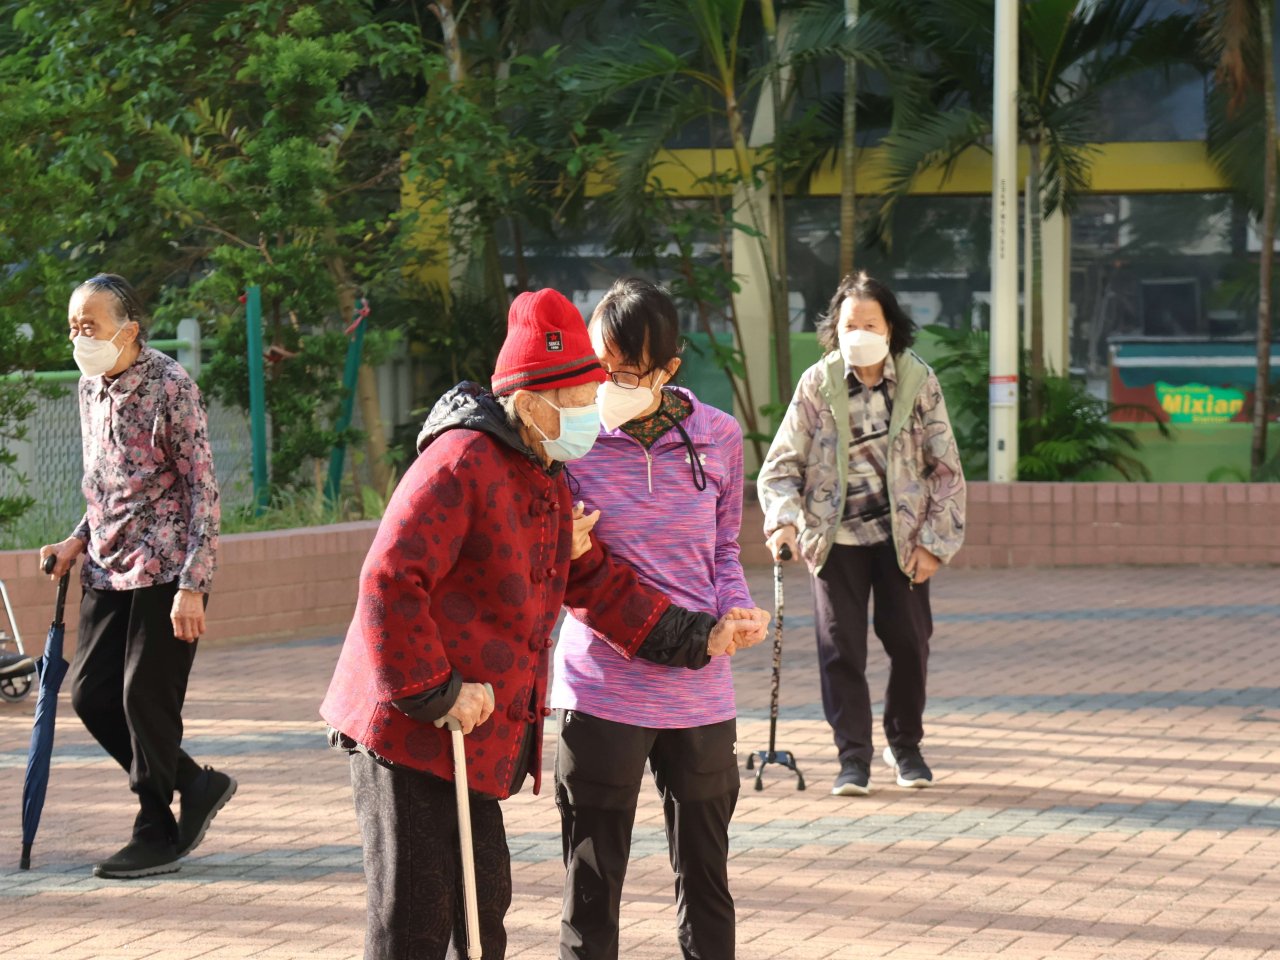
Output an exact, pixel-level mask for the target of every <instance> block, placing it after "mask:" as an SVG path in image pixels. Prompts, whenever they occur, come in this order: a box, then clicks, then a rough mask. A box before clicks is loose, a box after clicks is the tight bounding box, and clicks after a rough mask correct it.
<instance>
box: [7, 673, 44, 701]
mask: <svg viewBox="0 0 1280 960" xmlns="http://www.w3.org/2000/svg"><path fill="white" fill-rule="evenodd" d="M35 677H36V675H35V674H34V673H28V674H24V675H23V676H20V677H4V678H0V700H7V701H8V702H9V703H18V702H19V701H21V700H25V699H26V698H27V696H28V695H29V694H30V693H31V688H32V686H34V684H33V682H32V681H34V680H35Z"/></svg>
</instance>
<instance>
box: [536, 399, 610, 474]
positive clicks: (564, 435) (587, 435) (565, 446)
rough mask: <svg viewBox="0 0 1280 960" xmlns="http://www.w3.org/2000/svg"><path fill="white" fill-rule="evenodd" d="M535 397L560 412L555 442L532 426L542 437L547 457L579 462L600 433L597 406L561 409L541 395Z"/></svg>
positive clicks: (591, 404) (593, 444)
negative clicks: (557, 435) (558, 431)
mask: <svg viewBox="0 0 1280 960" xmlns="http://www.w3.org/2000/svg"><path fill="white" fill-rule="evenodd" d="M537 396H538V397H540V398H541V399H543V400H546V401H547V403H549V404H551V406H553V407H555V408H556V409H557V410H559V411H560V436H559V437H557V438H556V439H555V440H552V439H550V438H549V437H547V435H546V433H544V432H543V430H542V428H541V427H539V426H538V425H537V424H536V423H535V424H534V425H533V428H534V429H535V430H537V431H538V432H539V433H541V434H542V436H543V441H542V446H543V449H545V450H546V451H547V456H549V457H550V458H551V459H552V460H562V461H563V460H581V459H582V458H583V457H585V456H586V455H587V454H588V453H590V452H591V448H592V447H594V446H595V443H596V437H597V436H598V435H599V433H600V414H599V411H598V408H597V406H596V405H595V404H594V403H589V404H587V405H586V406H585V407H562V406H559V405H558V404H556V403H554V402H553V401H551V400H547V398H546V397H545V396H543V395H542V394H541V393H539V394H537Z"/></svg>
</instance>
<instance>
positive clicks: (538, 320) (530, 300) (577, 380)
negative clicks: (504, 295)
mask: <svg viewBox="0 0 1280 960" xmlns="http://www.w3.org/2000/svg"><path fill="white" fill-rule="evenodd" d="M604 379H605V372H604V368H603V367H602V366H600V361H599V360H597V359H596V352H595V350H594V349H593V348H592V346H591V338H590V337H588V336H587V325H586V324H585V323H584V322H583V320H582V314H580V313H579V312H578V308H577V307H575V306H574V305H573V304H572V303H570V302H569V301H568V300H566V299H565V297H564V295H563V294H561V293H558V292H557V291H555V290H550V289H547V290H537V291H534V292H532V293H522V294H520V296H518V297H516V298H515V300H514V301H513V302H512V304H511V312H510V313H509V314H508V315H507V339H506V340H505V341H504V342H503V344H502V351H501V352H500V353H499V354H498V362H497V364H495V366H494V370H493V392H494V393H495V394H497V395H498V396H503V395H505V394H508V393H515V392H516V391H517V390H555V389H557V388H559V387H576V386H578V385H579V384H583V383H603V382H604Z"/></svg>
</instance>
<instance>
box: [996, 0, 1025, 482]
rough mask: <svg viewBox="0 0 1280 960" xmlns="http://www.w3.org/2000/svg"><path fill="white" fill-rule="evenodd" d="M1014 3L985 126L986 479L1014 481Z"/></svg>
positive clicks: (1006, 4) (999, 44)
mask: <svg viewBox="0 0 1280 960" xmlns="http://www.w3.org/2000/svg"><path fill="white" fill-rule="evenodd" d="M1018 6H1019V4H1018V0H996V24H995V27H996V30H995V38H996V39H995V99H994V103H993V104H992V125H991V154H992V178H991V179H992V182H991V372H990V385H989V389H990V396H989V402H990V418H991V420H990V423H991V449H990V464H991V467H990V479H991V480H993V481H995V482H996V483H1007V482H1009V481H1012V480H1016V479H1018V327H1019V323H1018Z"/></svg>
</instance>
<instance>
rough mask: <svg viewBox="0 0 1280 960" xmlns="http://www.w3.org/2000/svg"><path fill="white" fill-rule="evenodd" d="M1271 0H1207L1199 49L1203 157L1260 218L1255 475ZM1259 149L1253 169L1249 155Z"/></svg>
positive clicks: (1271, 193)
mask: <svg viewBox="0 0 1280 960" xmlns="http://www.w3.org/2000/svg"><path fill="white" fill-rule="evenodd" d="M1273 13H1274V10H1273V6H1272V0H1210V2H1209V4H1208V8H1207V10H1206V11H1205V17H1204V28H1205V29H1204V38H1205V53H1206V54H1207V59H1208V65H1209V66H1210V67H1211V68H1212V71H1213V89H1212V91H1211V93H1210V97H1209V137H1208V143H1209V157H1210V159H1211V160H1212V161H1213V163H1214V165H1215V166H1216V167H1217V168H1218V169H1219V170H1220V171H1221V172H1222V174H1223V176H1224V177H1225V178H1226V180H1227V182H1228V183H1230V184H1231V186H1232V187H1233V188H1234V189H1235V191H1236V192H1237V193H1239V194H1240V195H1241V196H1242V197H1243V198H1244V200H1245V203H1246V204H1247V205H1248V207H1249V209H1250V211H1251V212H1252V213H1253V214H1254V215H1255V216H1257V217H1258V219H1259V220H1260V221H1261V227H1262V231H1261V233H1262V236H1261V250H1260V252H1259V256H1258V339H1257V344H1258V366H1257V373H1256V376H1255V380H1254V399H1253V439H1252V444H1251V447H1250V455H1249V464H1250V473H1251V475H1252V477H1253V478H1254V479H1255V480H1257V479H1260V478H1261V476H1262V473H1263V470H1264V468H1265V465H1266V462H1267V421H1268V415H1269V402H1268V397H1269V393H1270V389H1271V297H1272V278H1271V267H1272V257H1273V252H1274V250H1275V239H1276V149H1277V145H1276V82H1275V75H1274V69H1273V66H1272V63H1273V61H1272V56H1273V52H1272V30H1273V29H1274V25H1273V19H1272V18H1273ZM1258 154H1262V158H1263V161H1262V166H1261V168H1260V169H1259V166H1258V162H1257V158H1258Z"/></svg>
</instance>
